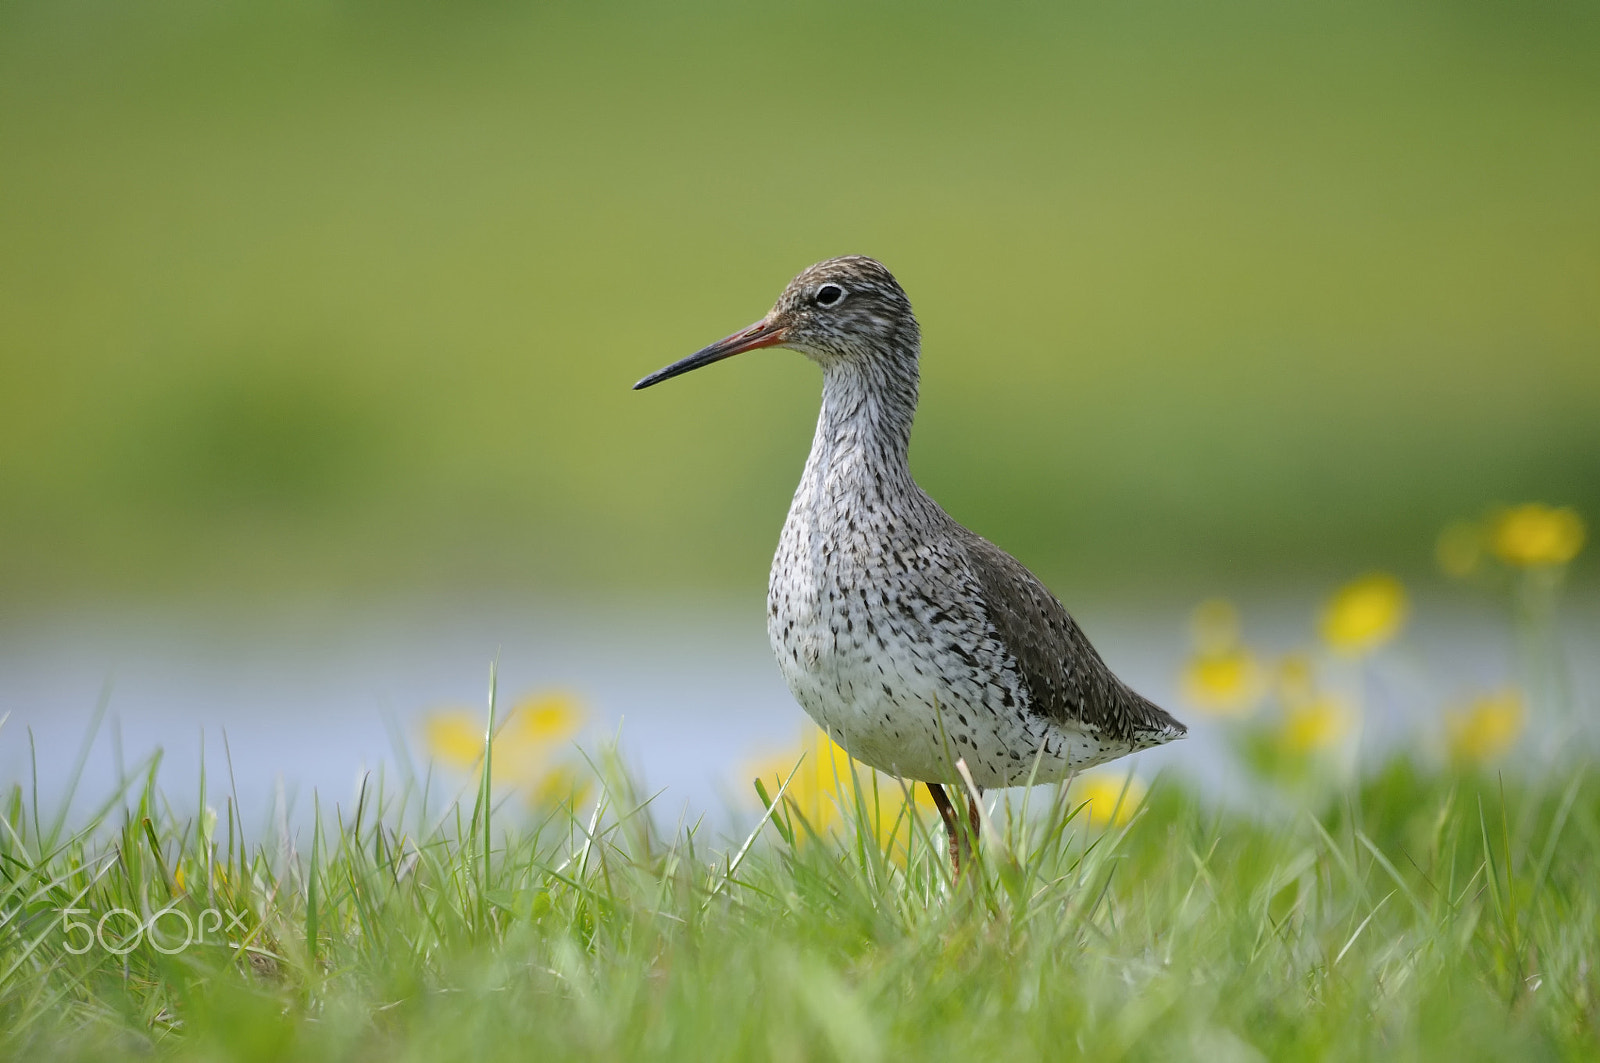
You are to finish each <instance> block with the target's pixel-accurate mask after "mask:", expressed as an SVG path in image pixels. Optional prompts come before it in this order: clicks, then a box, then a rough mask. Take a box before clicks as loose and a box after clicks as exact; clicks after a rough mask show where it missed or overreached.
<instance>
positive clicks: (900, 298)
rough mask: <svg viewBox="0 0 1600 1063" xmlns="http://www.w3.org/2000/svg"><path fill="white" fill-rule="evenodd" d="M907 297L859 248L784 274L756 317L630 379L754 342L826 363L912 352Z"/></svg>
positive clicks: (686, 367)
mask: <svg viewBox="0 0 1600 1063" xmlns="http://www.w3.org/2000/svg"><path fill="white" fill-rule="evenodd" d="M918 339H919V336H918V331H917V319H916V317H915V316H913V315H912V313H911V300H909V299H907V298H906V293H905V291H904V289H902V288H901V287H900V283H899V282H898V281H896V280H895V279H894V274H892V273H890V272H889V271H888V270H887V269H886V268H884V266H883V264H882V263H881V262H877V261H875V260H874V259H870V258H866V257H864V256H862V255H846V256H844V257H843V258H830V259H828V260H827V261H826V262H818V263H817V264H816V265H815V266H811V267H810V268H808V269H806V270H803V271H802V272H801V273H800V275H799V276H798V277H796V278H795V279H794V280H792V281H790V282H789V286H788V287H787V288H785V289H784V290H783V294H782V295H780V296H779V297H778V301H777V302H776V303H775V304H773V307H772V309H771V310H769V311H767V315H766V316H765V317H763V318H762V319H761V320H760V321H757V322H756V323H755V324H753V325H751V326H750V327H749V328H747V329H743V330H741V331H739V332H735V333H734V334H733V335H731V336H729V337H727V338H726V339H721V340H718V341H717V342H716V343H713V344H712V345H711V346H709V347H705V348H702V349H701V350H698V351H696V352H695V353H693V354H691V355H689V357H687V358H684V359H682V360H680V361H677V362H674V363H672V364H671V365H669V366H667V367H666V368H665V369H660V370H657V371H656V372H654V373H651V374H650V375H649V376H647V377H645V378H644V379H643V380H641V381H639V382H638V383H637V384H635V385H634V386H633V387H634V390H635V391H637V390H639V389H640V388H647V387H650V386H651V385H652V384H659V383H661V382H662V381H663V380H668V379H671V378H672V377H675V376H679V375H681V374H683V373H687V372H689V371H690V370H691V369H699V368H700V367H701V366H705V365H710V364H711V363H712V362H720V361H721V360H722V359H724V358H731V357H732V356H733V355H736V354H743V353H744V352H745V351H753V350H755V349H756V348H758V347H788V348H789V349H790V350H794V351H799V352H800V353H801V354H803V355H805V356H806V357H807V358H810V359H811V360H812V361H814V362H816V363H817V364H818V365H820V366H822V367H823V368H824V369H828V368H831V367H833V366H836V365H840V364H846V363H849V362H852V361H858V360H859V361H867V360H873V359H883V358H887V357H893V356H897V355H898V356H900V357H906V356H909V357H910V358H911V359H912V360H913V364H914V361H915V358H916V352H917V345H918Z"/></svg>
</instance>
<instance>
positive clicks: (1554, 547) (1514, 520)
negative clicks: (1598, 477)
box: [1489, 502, 1585, 568]
mask: <svg viewBox="0 0 1600 1063" xmlns="http://www.w3.org/2000/svg"><path fill="white" fill-rule="evenodd" d="M1584 534H1585V529H1584V526H1583V518H1582V517H1580V516H1578V514H1577V511H1576V510H1573V509H1570V508H1567V507H1562V508H1560V509H1556V508H1554V507H1551V506H1546V505H1543V504H1541V503H1538V502H1529V503H1527V504H1526V505H1521V506H1514V507H1512V508H1511V509H1506V510H1501V511H1500V512H1499V513H1497V514H1495V516H1494V519H1493V526H1492V531H1491V534H1490V539H1489V542H1490V546H1491V547H1492V548H1493V549H1494V553H1495V556H1496V557H1498V558H1499V559H1500V560H1502V561H1504V562H1505V563H1506V564H1508V565H1515V566H1517V567H1519V568H1531V567H1533V566H1537V565H1564V564H1566V563H1567V562H1568V561H1571V560H1572V559H1573V558H1574V557H1577V556H1578V551H1580V550H1582V549H1583V540H1584Z"/></svg>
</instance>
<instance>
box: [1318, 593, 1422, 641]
mask: <svg viewBox="0 0 1600 1063" xmlns="http://www.w3.org/2000/svg"><path fill="white" fill-rule="evenodd" d="M1406 611H1407V602H1406V590H1405V588H1404V587H1403V586H1401V585H1400V581H1399V580H1397V579H1395V578H1394V577H1393V576H1391V575H1389V574H1388V573H1387V572H1373V573H1371V574H1370V575H1366V576H1362V577H1361V578H1360V579H1357V580H1353V581H1351V582H1350V583H1347V584H1345V585H1344V586H1343V587H1341V588H1339V590H1338V592H1337V593H1335V594H1334V596H1333V597H1332V598H1330V599H1329V600H1328V604H1327V605H1326V606H1324V607H1323V610H1322V637H1323V639H1324V640H1325V641H1326V642H1327V643H1328V645H1329V646H1331V647H1333V648H1334V649H1335V650H1338V651H1339V652H1341V653H1346V654H1349V655H1351V656H1360V655H1361V654H1364V653H1366V652H1368V651H1370V650H1374V649H1377V648H1378V647H1379V646H1382V645H1383V644H1384V643H1385V642H1388V641H1389V640H1390V639H1392V638H1394V636H1395V634H1396V633H1397V632H1399V630H1400V627H1401V625H1402V624H1404V623H1405V619H1406Z"/></svg>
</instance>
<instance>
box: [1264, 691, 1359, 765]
mask: <svg viewBox="0 0 1600 1063" xmlns="http://www.w3.org/2000/svg"><path fill="white" fill-rule="evenodd" d="M1355 718H1356V714H1355V710H1354V709H1352V708H1351V707H1350V706H1349V705H1347V704H1346V703H1344V702H1343V701H1340V700H1339V699H1338V698H1336V697H1334V696H1333V695H1331V694H1322V695H1320V696H1318V697H1315V698H1312V699H1311V700H1310V701H1306V702H1303V703H1301V704H1298V705H1291V706H1289V707H1288V708H1287V709H1286V710H1284V714H1283V726H1282V729H1281V730H1280V731H1279V732H1278V740H1279V742H1280V743H1281V744H1282V745H1283V748H1284V749H1285V750H1287V751H1288V752H1290V753H1299V754H1304V753H1317V752H1321V751H1324V750H1328V749H1332V748H1334V747H1336V746H1337V745H1338V744H1339V743H1340V742H1341V741H1343V740H1344V737H1345V735H1347V734H1349V733H1350V728H1351V726H1352V725H1353V724H1354V723H1355Z"/></svg>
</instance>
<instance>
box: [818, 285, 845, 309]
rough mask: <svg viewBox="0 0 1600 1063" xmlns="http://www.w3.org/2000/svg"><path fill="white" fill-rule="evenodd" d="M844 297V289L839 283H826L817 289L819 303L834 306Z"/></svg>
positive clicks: (819, 304)
mask: <svg viewBox="0 0 1600 1063" xmlns="http://www.w3.org/2000/svg"><path fill="white" fill-rule="evenodd" d="M843 298H844V289H843V288H841V287H839V286H838V285H837V284H824V285H823V286H822V287H820V288H818V289H817V305H818V306H832V305H833V304H834V303H837V302H838V301H839V300H840V299H843Z"/></svg>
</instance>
